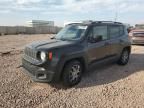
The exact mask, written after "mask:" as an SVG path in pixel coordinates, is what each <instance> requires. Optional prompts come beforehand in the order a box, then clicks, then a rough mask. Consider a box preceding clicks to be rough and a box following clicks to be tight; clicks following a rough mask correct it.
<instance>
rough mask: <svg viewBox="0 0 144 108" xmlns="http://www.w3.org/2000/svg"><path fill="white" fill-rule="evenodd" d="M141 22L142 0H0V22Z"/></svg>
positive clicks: (58, 23) (143, 1)
mask: <svg viewBox="0 0 144 108" xmlns="http://www.w3.org/2000/svg"><path fill="white" fill-rule="evenodd" d="M116 12H117V13H118V17H117V19H118V21H121V22H125V23H130V24H132V25H134V24H136V23H144V0H0V25H25V24H26V22H27V21H30V20H32V19H37V20H54V21H55V23H56V25H60V26H63V23H64V22H67V21H80V20H114V18H115V13H116Z"/></svg>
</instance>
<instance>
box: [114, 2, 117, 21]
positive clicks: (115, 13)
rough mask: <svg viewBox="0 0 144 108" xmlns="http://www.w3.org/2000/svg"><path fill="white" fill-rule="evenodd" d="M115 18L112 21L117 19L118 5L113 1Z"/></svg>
mask: <svg viewBox="0 0 144 108" xmlns="http://www.w3.org/2000/svg"><path fill="white" fill-rule="evenodd" d="M115 10H116V11H115V18H114V21H115V22H116V21H117V20H118V5H117V1H115Z"/></svg>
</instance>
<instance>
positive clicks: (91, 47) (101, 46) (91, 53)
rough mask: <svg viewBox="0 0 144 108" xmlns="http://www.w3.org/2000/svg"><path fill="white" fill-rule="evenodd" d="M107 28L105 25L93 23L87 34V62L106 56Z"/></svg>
mask: <svg viewBox="0 0 144 108" xmlns="http://www.w3.org/2000/svg"><path fill="white" fill-rule="evenodd" d="M108 41H109V40H108V29H107V25H95V26H93V27H92V28H91V30H90V31H89V34H88V52H87V53H88V61H89V63H92V62H95V61H99V60H102V59H105V58H106V57H107V56H108V46H109V44H108Z"/></svg>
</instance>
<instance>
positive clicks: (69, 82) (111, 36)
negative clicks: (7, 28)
mask: <svg viewBox="0 0 144 108" xmlns="http://www.w3.org/2000/svg"><path fill="white" fill-rule="evenodd" d="M130 53H131V41H130V39H129V37H128V32H127V29H126V27H125V26H124V25H123V24H122V23H119V22H111V21H84V22H82V23H71V24H68V25H67V26H66V27H64V28H63V29H62V30H61V31H60V32H59V33H58V34H57V35H56V36H55V38H53V39H51V40H45V41H42V42H34V43H31V44H29V45H27V46H26V47H25V50H24V56H23V58H22V65H23V68H24V69H25V71H24V72H27V73H28V74H29V75H30V76H31V77H32V79H34V81H38V82H58V81H62V82H63V84H64V85H65V86H74V85H76V84H78V83H79V82H80V81H81V78H82V74H83V72H86V71H87V70H88V69H89V68H90V66H92V65H93V66H95V65H97V64H101V63H102V64H103V63H105V62H111V61H115V62H117V63H118V64H120V65H126V64H127V63H128V61H129V55H130Z"/></svg>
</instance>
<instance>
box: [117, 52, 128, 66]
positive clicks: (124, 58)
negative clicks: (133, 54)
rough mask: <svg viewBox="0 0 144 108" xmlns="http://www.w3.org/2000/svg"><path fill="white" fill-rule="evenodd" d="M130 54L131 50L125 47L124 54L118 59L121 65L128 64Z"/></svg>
mask: <svg viewBox="0 0 144 108" xmlns="http://www.w3.org/2000/svg"><path fill="white" fill-rule="evenodd" d="M129 55H130V52H129V50H128V49H124V50H123V51H122V54H121V56H120V59H119V60H118V64H119V65H126V64H127V63H128V61H129Z"/></svg>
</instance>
